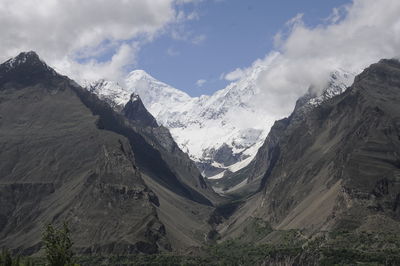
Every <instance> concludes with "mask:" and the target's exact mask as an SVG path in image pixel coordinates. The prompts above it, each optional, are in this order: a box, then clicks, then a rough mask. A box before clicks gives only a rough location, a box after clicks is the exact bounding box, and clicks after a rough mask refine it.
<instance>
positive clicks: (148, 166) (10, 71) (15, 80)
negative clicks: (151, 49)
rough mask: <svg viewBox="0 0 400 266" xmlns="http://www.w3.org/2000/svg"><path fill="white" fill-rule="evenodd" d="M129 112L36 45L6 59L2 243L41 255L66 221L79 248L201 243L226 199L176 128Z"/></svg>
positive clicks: (0, 112)
mask: <svg viewBox="0 0 400 266" xmlns="http://www.w3.org/2000/svg"><path fill="white" fill-rule="evenodd" d="M138 103H140V102H139V101H138ZM133 104H134V103H132V102H130V103H128V105H127V107H126V110H125V113H126V114H129V112H130V111H131V109H132V108H133V109H134V110H135V107H134V106H132V105H133ZM139 109H140V108H139ZM136 110H138V108H136ZM142 111H143V112H144V111H145V110H142ZM128 118H131V119H127V118H125V117H124V116H122V115H120V114H117V113H115V112H114V111H113V110H112V109H111V108H110V107H109V106H108V105H107V104H106V103H104V102H102V101H100V100H98V99H97V97H95V96H94V95H92V94H90V93H88V92H87V91H86V90H84V89H82V88H81V87H80V86H78V85H77V84H76V83H75V82H73V81H71V80H70V79H68V78H67V77H64V76H61V75H59V74H57V73H56V72H55V71H54V70H52V69H51V68H49V67H48V66H47V65H46V64H45V63H44V62H42V61H41V60H40V59H39V57H38V56H37V55H36V54H35V53H34V52H28V53H21V54H20V55H19V56H17V57H16V58H13V59H11V60H9V61H7V62H5V63H4V64H2V65H0V162H1V163H0V246H5V247H8V248H11V249H14V250H18V251H20V252H22V253H25V254H31V253H35V252H37V251H38V250H39V249H40V239H41V233H42V230H43V226H44V225H45V224H47V223H56V224H57V223H61V222H62V221H64V220H66V221H68V222H69V224H70V226H71V231H72V232H73V239H74V242H75V247H76V249H77V250H78V252H80V253H98V252H103V253H104V252H105V253H138V252H139V253H155V252H158V251H160V250H171V249H174V248H178V247H186V246H193V245H194V246H196V245H200V243H202V242H203V241H204V235H207V232H208V231H209V230H210V228H209V225H208V223H207V219H208V216H209V214H210V212H211V210H212V205H213V202H216V200H217V198H218V197H217V196H216V195H215V194H214V192H213V191H212V189H211V188H210V187H209V186H208V184H207V183H205V181H204V180H203V178H202V177H201V175H200V173H199V172H198V171H197V169H196V167H195V166H194V164H193V163H192V162H191V161H190V160H189V159H188V157H187V155H185V154H184V153H183V152H181V151H180V150H178V148H177V146H176V144H175V143H174V142H173V140H172V138H171V137H170V135H169V132H168V131H166V130H165V129H164V128H160V127H158V126H157V124H156V123H154V122H152V121H150V123H147V124H143V122H144V121H142V120H141V119H140V121H137V120H132V117H129V116H128ZM146 118H147V119H151V118H152V117H149V116H147V117H146ZM153 119H154V118H153ZM161 144H162V145H161ZM146 183H147V184H146ZM149 187H150V188H149ZM152 189H154V191H157V195H156V194H155V193H154V191H153V190H152ZM166 194H167V195H168V196H164V195H166ZM168 201H173V202H174V204H171V203H169V202H168ZM171 205H172V206H171ZM167 214H169V215H167ZM187 234H189V236H187ZM192 235H196V236H192Z"/></svg>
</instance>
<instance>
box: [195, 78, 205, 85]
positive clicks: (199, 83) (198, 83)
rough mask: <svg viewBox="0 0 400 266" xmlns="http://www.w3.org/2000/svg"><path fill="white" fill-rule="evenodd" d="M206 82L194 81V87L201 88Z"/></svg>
mask: <svg viewBox="0 0 400 266" xmlns="http://www.w3.org/2000/svg"><path fill="white" fill-rule="evenodd" d="M206 82H207V80H205V79H199V80H198V81H196V86H197V87H203V85H204V84H205V83H206Z"/></svg>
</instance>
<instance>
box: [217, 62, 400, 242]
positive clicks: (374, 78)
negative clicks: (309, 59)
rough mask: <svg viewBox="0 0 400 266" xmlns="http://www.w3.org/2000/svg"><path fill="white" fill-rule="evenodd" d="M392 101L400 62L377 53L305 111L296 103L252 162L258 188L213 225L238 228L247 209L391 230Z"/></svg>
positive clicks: (300, 223) (300, 222)
mask: <svg viewBox="0 0 400 266" xmlns="http://www.w3.org/2000/svg"><path fill="white" fill-rule="evenodd" d="M399 101H400V63H399V62H398V61H397V60H382V61H380V62H379V63H377V64H374V65H372V66H370V67H369V68H368V69H366V70H365V71H364V72H363V73H362V74H360V75H359V76H358V77H356V79H355V82H354V84H353V85H352V86H351V87H350V88H349V89H348V90H347V91H346V92H344V93H343V94H341V95H339V96H336V97H334V98H332V99H330V100H328V101H325V102H323V103H322V104H321V105H319V106H318V107H316V108H313V109H311V110H309V111H308V112H307V116H297V115H296V114H297V113H298V110H300V109H301V108H304V106H303V105H301V104H299V105H298V108H297V109H296V110H295V112H294V113H293V114H292V115H291V116H290V117H289V118H288V119H284V120H281V121H278V122H276V123H275V125H274V127H273V130H272V131H271V133H270V135H269V137H268V138H267V141H266V144H265V145H264V146H263V147H262V148H261V149H260V151H259V153H258V155H257V156H256V158H255V160H254V161H253V162H252V165H253V167H255V168H253V169H249V173H252V174H254V173H256V175H252V174H250V175H249V176H248V178H249V179H252V178H254V179H260V177H261V179H260V180H261V182H260V187H259V192H258V193H257V194H255V195H254V196H253V197H252V198H251V199H250V200H249V201H247V202H246V203H244V205H243V206H242V207H241V208H240V209H239V211H238V212H237V213H236V214H235V215H234V216H233V217H232V218H231V220H230V222H229V223H228V224H225V225H224V226H221V231H222V232H224V233H225V234H226V236H228V235H229V237H232V236H233V235H239V234H241V233H240V232H242V231H241V230H243V228H244V227H245V224H246V223H247V221H248V220H246V219H247V218H248V217H250V216H251V217H259V218H260V219H262V220H264V221H267V222H268V223H270V224H271V225H273V227H274V228H277V229H301V230H305V231H303V232H307V233H315V232H319V231H324V230H358V231H359V230H361V231H362V230H371V231H379V230H382V231H385V232H388V231H390V230H395V231H396V230H398V228H400V227H399V222H400V216H399V214H400V213H399V197H400V196H399V195H400V179H399V176H400V168H399V164H398V162H399V160H400V156H399V152H398V151H399V148H400V138H399V136H400V127H399V126H400V124H399V119H400V108H399V105H398V103H399ZM256 167H259V168H257V169H256ZM260 169H262V171H260ZM396 228H397V229H396ZM396 232H397V231H396Z"/></svg>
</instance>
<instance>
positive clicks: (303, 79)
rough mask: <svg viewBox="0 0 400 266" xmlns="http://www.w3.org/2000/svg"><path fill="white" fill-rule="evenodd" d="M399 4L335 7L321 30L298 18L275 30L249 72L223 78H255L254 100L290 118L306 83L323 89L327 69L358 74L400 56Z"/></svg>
mask: <svg viewBox="0 0 400 266" xmlns="http://www.w3.org/2000/svg"><path fill="white" fill-rule="evenodd" d="M399 14H400V1H398V0H381V1H376V0H354V1H353V2H352V3H351V4H349V5H347V6H344V7H340V8H338V9H334V10H333V12H332V15H331V16H330V17H329V18H328V19H327V20H325V21H324V23H322V24H321V25H319V26H316V27H309V26H307V25H305V23H303V21H302V15H301V14H300V15H297V16H296V17H295V18H293V19H291V20H290V21H289V22H288V23H287V27H289V28H288V29H287V30H286V32H279V33H278V34H277V36H276V37H275V44H276V45H278V47H277V49H278V51H279V52H271V53H269V54H267V55H266V56H265V58H264V59H259V60H257V61H256V62H254V63H253V65H252V66H251V67H249V68H248V69H236V70H235V71H233V72H231V73H229V74H227V75H225V78H226V79H228V80H236V79H237V78H241V77H244V78H246V77H247V76H248V75H250V74H252V75H254V73H256V72H255V70H256V69H257V68H258V69H260V65H261V66H263V68H264V70H262V71H261V72H259V73H258V74H257V75H258V76H257V84H258V86H259V88H260V90H261V91H262V95H260V97H258V100H259V101H260V102H261V103H262V105H263V106H264V107H265V109H266V112H267V113H268V114H272V115H273V116H274V117H275V119H279V118H281V117H283V116H287V115H289V114H290V112H291V111H292V109H293V107H294V103H295V101H296V100H297V98H298V97H300V96H301V95H303V94H304V93H305V92H306V90H307V89H308V87H309V86H310V85H314V86H316V87H319V88H322V87H324V86H325V82H326V80H327V77H328V75H329V74H330V72H331V71H333V70H336V69H339V68H342V69H345V70H348V71H350V72H356V73H358V72H360V71H361V70H362V69H364V68H365V67H367V66H369V65H370V64H372V63H375V62H377V61H379V60H380V59H382V58H393V57H399V55H400V16H399Z"/></svg>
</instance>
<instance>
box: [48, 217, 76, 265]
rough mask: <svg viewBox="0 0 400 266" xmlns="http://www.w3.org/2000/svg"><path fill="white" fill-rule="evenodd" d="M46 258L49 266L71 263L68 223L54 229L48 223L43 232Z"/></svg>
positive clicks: (71, 254)
mask: <svg viewBox="0 0 400 266" xmlns="http://www.w3.org/2000/svg"><path fill="white" fill-rule="evenodd" d="M43 242H44V244H45V250H46V258H47V261H48V263H49V265H51V266H61V265H62V266H69V265H73V263H72V257H73V253H72V241H71V238H70V235H69V229H68V225H67V224H66V223H64V224H63V226H62V228H59V229H56V228H54V227H53V225H51V224H49V225H47V227H46V230H45V232H44V234H43Z"/></svg>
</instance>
